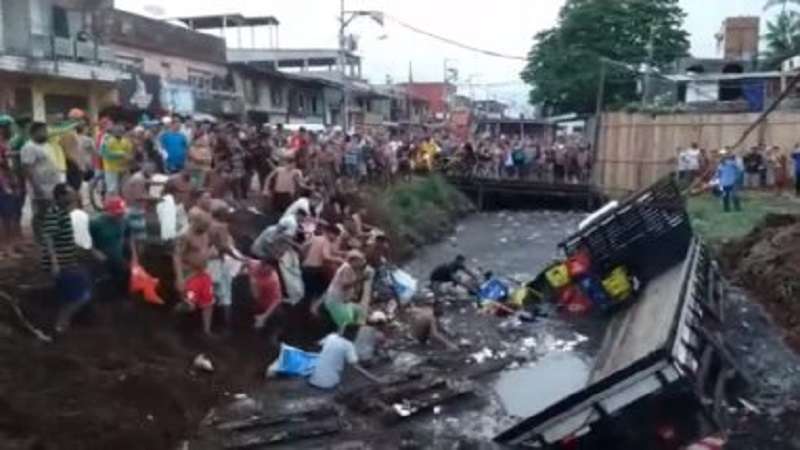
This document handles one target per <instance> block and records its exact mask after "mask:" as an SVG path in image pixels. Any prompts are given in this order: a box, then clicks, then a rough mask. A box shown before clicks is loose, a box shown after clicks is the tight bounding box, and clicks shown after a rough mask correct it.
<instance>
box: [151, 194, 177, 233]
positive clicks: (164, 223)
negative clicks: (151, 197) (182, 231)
mask: <svg viewBox="0 0 800 450" xmlns="http://www.w3.org/2000/svg"><path fill="white" fill-rule="evenodd" d="M156 214H157V215H158V223H159V226H160V227H161V239H162V240H165V241H169V240H172V239H175V238H176V237H177V236H178V209H177V207H176V205H175V199H174V198H173V197H172V196H171V195H165V196H164V198H162V199H161V201H160V202H158V205H157V206H156Z"/></svg>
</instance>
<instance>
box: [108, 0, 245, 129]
mask: <svg viewBox="0 0 800 450" xmlns="http://www.w3.org/2000/svg"><path fill="white" fill-rule="evenodd" d="M96 27H97V30H98V34H100V35H102V36H104V40H105V41H106V42H107V43H108V44H109V45H110V47H111V50H112V54H113V57H114V60H115V62H116V63H117V64H118V65H119V67H121V68H122V69H124V71H125V72H126V73H127V74H128V75H127V77H126V78H125V79H124V80H123V81H120V83H119V90H120V105H121V106H122V107H123V108H126V109H129V110H134V111H135V110H140V111H150V112H152V113H156V114H158V113H164V112H169V113H176V114H181V115H186V116H191V115H197V114H210V115H213V116H217V117H236V118H238V117H240V116H241V114H243V113H244V105H243V100H242V97H241V95H240V94H239V93H237V91H236V89H235V86H234V83H233V79H232V77H230V76H229V72H228V68H227V65H226V64H227V59H226V53H225V52H226V46H225V40H224V39H221V38H219V37H216V36H212V35H209V34H205V33H200V32H197V31H193V30H190V29H188V28H187V27H186V26H182V25H179V24H173V23H169V22H165V21H160V20H154V19H150V18H148V17H144V16H140V15H136V14H132V13H129V12H125V11H120V10H116V9H107V10H104V11H103V12H102V13H101V20H100V21H98V22H97V24H96Z"/></svg>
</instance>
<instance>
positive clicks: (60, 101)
mask: <svg viewBox="0 0 800 450" xmlns="http://www.w3.org/2000/svg"><path fill="white" fill-rule="evenodd" d="M111 8H113V1H111V0H2V1H0V111H3V112H7V113H10V114H12V115H14V116H16V117H21V118H29V119H35V120H59V119H61V118H63V117H65V116H66V113H67V112H68V111H69V110H70V109H72V108H81V109H84V110H88V111H89V112H90V114H92V115H95V116H96V115H97V113H98V111H99V110H100V109H101V108H102V107H103V106H104V105H107V104H113V103H114V102H115V101H116V98H115V95H116V94H115V83H116V81H117V79H118V77H119V76H120V72H119V70H118V69H117V68H116V66H115V64H114V54H113V52H112V51H111V49H110V48H109V47H108V46H106V45H105V42H103V41H102V39H100V38H99V37H98V36H96V35H95V34H94V33H93V28H94V25H95V23H96V22H97V21H98V14H100V13H101V12H103V11H106V10H109V9H111Z"/></svg>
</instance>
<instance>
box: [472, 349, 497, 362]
mask: <svg viewBox="0 0 800 450" xmlns="http://www.w3.org/2000/svg"><path fill="white" fill-rule="evenodd" d="M493 356H494V353H493V352H492V350H491V349H489V348H486V347H484V349H483V350H481V351H479V352H477V353H473V354H471V355H470V356H469V357H470V358H472V360H473V361H475V362H476V363H478V364H482V363H483V362H484V361H486V360H487V359H492V357H493Z"/></svg>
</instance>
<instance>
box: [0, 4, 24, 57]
mask: <svg viewBox="0 0 800 450" xmlns="http://www.w3.org/2000/svg"><path fill="white" fill-rule="evenodd" d="M30 11H31V3H28V2H27V1H19V0H3V12H2V14H3V44H4V47H3V49H4V50H5V51H6V52H8V53H14V54H28V53H29V52H30V46H31V33H30V30H31V14H30Z"/></svg>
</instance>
